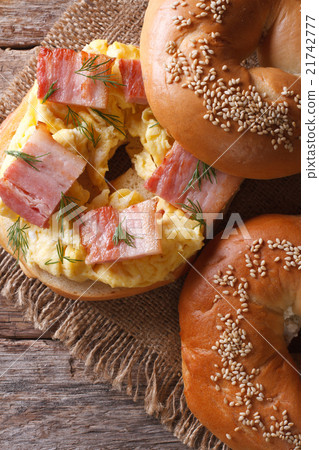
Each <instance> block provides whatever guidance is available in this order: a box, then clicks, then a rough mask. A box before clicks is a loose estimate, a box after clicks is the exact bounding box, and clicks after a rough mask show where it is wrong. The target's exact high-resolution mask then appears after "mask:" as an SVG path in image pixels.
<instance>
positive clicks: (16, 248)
mask: <svg viewBox="0 0 319 450" xmlns="http://www.w3.org/2000/svg"><path fill="white" fill-rule="evenodd" d="M29 228H30V226H29V225H23V227H21V224H20V217H18V218H17V220H16V221H15V222H14V224H13V225H11V227H9V228H8V229H7V237H8V245H9V247H10V248H11V249H12V251H13V255H15V254H16V253H17V263H18V262H19V260H20V254H21V253H22V255H23V257H24V259H26V254H27V251H28V249H29V243H28V237H27V234H26V230H28V229H29Z"/></svg>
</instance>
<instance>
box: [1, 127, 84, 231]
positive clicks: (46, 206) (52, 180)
mask: <svg viewBox="0 0 319 450" xmlns="http://www.w3.org/2000/svg"><path fill="white" fill-rule="evenodd" d="M22 151H23V152H24V153H27V154H29V155H32V156H35V157H39V162H36V163H34V164H33V165H34V166H35V167H36V168H37V169H38V170H35V169H34V168H33V167H31V166H30V165H28V164H27V163H26V162H25V161H23V160H21V159H19V158H17V159H16V160H15V161H14V162H12V164H10V166H9V167H8V168H7V169H6V171H5V172H4V174H3V177H2V178H1V179H0V196H1V198H2V200H3V201H4V203H5V204H6V205H7V206H8V207H9V208H10V209H11V210H12V211H14V212H15V213H16V214H18V215H19V216H21V217H23V218H24V219H26V220H27V221H28V222H30V223H32V224H34V225H37V226H38V227H42V228H45V227H47V226H48V221H49V218H50V217H51V215H52V214H53V212H54V211H55V209H56V207H57V205H58V203H59V201H60V198H61V192H63V193H65V192H67V191H68V190H69V189H70V187H71V185H72V184H73V182H74V181H75V180H76V179H77V178H78V177H79V176H80V174H81V173H82V172H83V170H84V167H85V164H86V163H85V160H84V159H83V158H81V157H80V156H77V155H74V154H73V153H71V152H70V151H67V150H65V148H64V147H62V146H61V145H60V144H59V143H58V142H56V141H55V140H54V139H53V137H52V136H51V134H50V132H49V131H48V129H47V127H46V125H44V124H39V125H38V126H37V128H36V130H35V131H34V133H33V134H32V136H31V137H30V138H29V139H28V141H27V143H26V144H25V146H24V147H23V149H22ZM45 153H48V155H46V156H43V157H41V155H43V154H45Z"/></svg>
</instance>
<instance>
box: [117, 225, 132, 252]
mask: <svg viewBox="0 0 319 450" xmlns="http://www.w3.org/2000/svg"><path fill="white" fill-rule="evenodd" d="M112 241H113V242H114V245H119V243H120V242H121V241H123V242H125V244H126V245H128V246H129V247H135V242H134V241H135V236H133V235H132V234H130V233H129V232H128V231H126V230H123V228H122V222H120V223H119V224H118V226H117V227H116V229H115V232H114V236H113V239H112Z"/></svg>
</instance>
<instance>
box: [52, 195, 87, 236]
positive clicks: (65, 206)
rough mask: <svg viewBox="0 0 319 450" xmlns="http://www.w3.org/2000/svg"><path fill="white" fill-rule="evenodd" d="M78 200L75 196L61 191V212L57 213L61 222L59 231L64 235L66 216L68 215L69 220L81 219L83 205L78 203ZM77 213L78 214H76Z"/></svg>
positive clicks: (59, 222)
mask: <svg viewBox="0 0 319 450" xmlns="http://www.w3.org/2000/svg"><path fill="white" fill-rule="evenodd" d="M77 202H78V200H77V199H76V198H73V197H69V196H67V195H64V194H63V192H61V199H60V205H59V212H58V215H57V221H58V224H59V232H60V233H61V234H62V236H63V235H64V218H65V217H67V218H68V220H69V221H72V222H73V221H75V220H78V219H80V220H81V217H80V214H81V212H82V209H81V207H80V206H79V205H78V203H77ZM75 213H76V214H75Z"/></svg>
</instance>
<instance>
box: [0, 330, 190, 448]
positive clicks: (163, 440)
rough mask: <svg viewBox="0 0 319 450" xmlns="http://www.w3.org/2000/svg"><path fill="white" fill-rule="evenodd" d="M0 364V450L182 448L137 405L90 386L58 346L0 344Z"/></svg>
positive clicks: (85, 375) (81, 370) (106, 386)
mask: <svg viewBox="0 0 319 450" xmlns="http://www.w3.org/2000/svg"><path fill="white" fill-rule="evenodd" d="M30 344H33V346H32V347H31V348H29V346H30ZM28 348H29V350H28ZM23 352H26V353H25V354H24V355H23ZM19 355H23V356H22V357H20V359H19V360H17V361H16V363H15V364H14V365H13V366H12V367H11V369H9V370H8V371H7V372H6V373H4V375H2V373H3V372H4V371H5V370H6V369H8V368H9V367H10V365H12V363H13V361H14V360H15V359H16V358H17V357H18V356H19ZM0 361H1V366H0V397H1V413H0V448H1V449H2V450H6V449H8V450H9V449H10V450H11V449H13V448H14V449H20V448H21V449H24V448H41V450H44V449H52V448H61V449H62V448H63V450H67V449H74V448H76V449H102V448H103V449H112V450H114V449H121V450H126V449H127V450H134V449H136V450H137V449H145V450H146V449H154V450H163V449H174V450H181V449H186V446H184V445H183V444H181V443H180V442H179V441H178V440H177V439H175V438H174V437H173V436H172V434H171V433H169V432H167V431H166V430H164V429H163V428H162V426H161V425H160V424H159V423H158V422H157V421H156V420H155V419H152V418H150V417H147V416H146V413H145V412H144V410H143V405H142V404H141V403H134V402H133V401H132V400H131V399H129V398H128V397H126V395H124V394H122V393H119V392H117V391H114V390H111V388H110V385H109V384H106V383H101V382H96V380H94V376H93V375H92V373H90V374H89V373H87V372H86V370H85V367H84V364H83V363H81V362H80V361H76V360H74V359H73V358H72V357H70V355H69V354H68V353H67V352H66V351H65V349H64V348H63V346H62V344H60V343H58V342H55V341H49V342H48V341H38V342H34V341H12V340H5V339H1V340H0ZM1 375H2V377H1ZM94 381H95V383H94Z"/></svg>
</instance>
